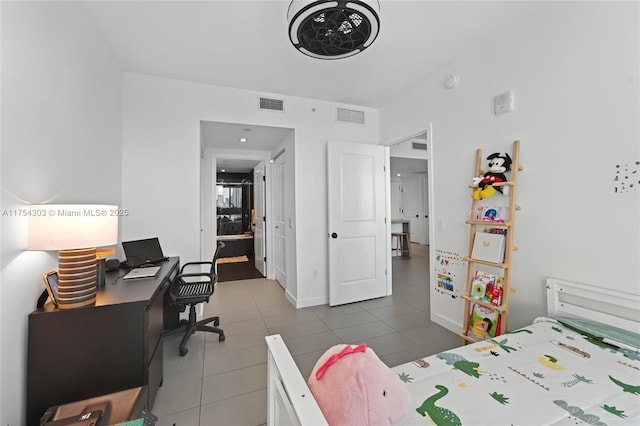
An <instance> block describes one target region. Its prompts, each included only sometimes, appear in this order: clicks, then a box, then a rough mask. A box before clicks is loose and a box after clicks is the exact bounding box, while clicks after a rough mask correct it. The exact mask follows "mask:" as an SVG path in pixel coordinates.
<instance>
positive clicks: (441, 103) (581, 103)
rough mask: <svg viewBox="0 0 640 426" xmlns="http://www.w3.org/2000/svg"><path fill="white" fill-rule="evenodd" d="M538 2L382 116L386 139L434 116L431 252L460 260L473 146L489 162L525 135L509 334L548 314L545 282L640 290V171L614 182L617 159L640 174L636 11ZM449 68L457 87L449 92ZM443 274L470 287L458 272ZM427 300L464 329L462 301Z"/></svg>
mask: <svg viewBox="0 0 640 426" xmlns="http://www.w3.org/2000/svg"><path fill="white" fill-rule="evenodd" d="M545 6H546V7H545V12H544V13H543V14H538V15H535V16H530V17H529V18H527V19H526V20H524V21H522V22H516V23H514V25H513V27H512V28H511V29H510V31H503V32H502V33H501V34H499V35H496V36H495V37H494V38H492V39H489V40H482V41H479V44H478V45H477V46H469V49H470V51H469V53H468V54H467V55H466V56H464V57H461V58H459V59H458V60H456V61H455V62H454V63H452V64H451V65H450V66H449V67H447V68H446V69H443V70H442V72H441V73H439V74H438V75H434V76H432V77H430V78H427V79H426V80H425V81H424V82H423V83H422V84H421V85H419V86H418V87H416V88H415V89H414V90H412V91H411V92H409V93H407V94H405V95H404V96H402V97H400V98H398V99H396V100H394V101H393V102H392V103H390V104H389V105H387V106H385V107H384V108H382V110H381V139H382V140H383V142H385V141H394V140H398V139H401V138H402V135H410V134H415V133H416V129H417V130H418V131H419V129H420V128H424V127H425V123H426V122H432V123H433V141H434V149H433V156H434V157H433V158H434V162H433V168H434V173H435V181H434V191H435V205H434V207H435V216H436V217H435V223H436V224H438V223H440V224H441V225H444V230H438V229H437V228H438V226H436V235H435V238H436V245H435V248H436V249H442V250H449V251H453V252H459V253H461V254H463V255H464V254H466V252H467V238H468V227H467V226H466V225H465V223H464V221H465V220H466V219H467V214H468V212H469V208H470V203H471V198H470V190H469V189H468V187H467V186H468V185H469V184H470V183H471V177H472V171H473V164H474V153H475V149H476V148H482V149H483V152H484V153H485V156H486V155H488V154H490V153H492V152H495V151H505V150H510V149H511V142H512V141H513V140H516V139H519V140H521V148H522V149H521V161H522V163H523V165H524V171H523V172H522V173H521V174H520V175H519V177H520V187H519V188H518V191H519V194H518V204H520V205H521V206H522V210H521V211H520V212H519V213H517V216H516V228H515V234H514V236H515V244H516V245H517V246H518V247H519V249H520V250H519V251H517V252H516V253H515V254H514V260H513V280H512V285H513V287H514V288H515V289H516V293H515V294H513V295H512V297H511V311H510V319H511V321H510V328H515V327H519V326H522V325H524V324H525V323H528V322H529V321H530V320H532V319H533V317H535V316H537V315H541V314H543V313H545V305H544V300H545V291H544V287H543V283H544V279H545V278H546V277H559V278H564V279H568V280H573V281H579V282H583V283H587V284H592V285H597V286H603V287H607V288H612V289H616V290H620V291H626V292H630V293H635V294H639V293H640V269H639V266H638V264H639V263H638V259H639V258H640V244H639V243H640V229H639V222H640V221H639V217H640V188H639V187H640V182H638V181H639V180H640V179H636V181H635V186H634V187H633V188H632V189H631V190H628V191H626V192H623V193H615V189H614V186H615V182H614V178H615V176H616V166H617V165H625V164H629V165H630V168H631V169H633V170H637V173H636V175H635V176H637V175H638V174H640V170H638V166H637V165H636V164H635V162H637V161H639V160H640V142H639V141H640V138H639V136H640V129H639V124H638V123H639V122H638V117H639V116H640V96H639V93H640V92H639V87H638V77H639V72H638V70H639V58H640V42H639V40H640V37H639V22H640V19H639V7H640V5H639V4H638V3H637V2H615V3H614V2H554V3H552V2H549V3H548V4H546V5H545ZM452 72H457V73H459V75H460V83H459V84H458V86H457V87H456V88H454V89H452V90H446V89H445V88H444V87H443V84H442V83H443V80H444V77H445V76H446V75H447V74H449V73H452ZM507 90H513V91H514V94H515V111H514V112H511V113H508V114H505V115H500V116H494V114H493V110H492V106H493V97H494V96H495V95H498V94H500V93H503V92H505V91H507ZM485 164H486V163H485ZM630 173H631V171H630ZM439 221H442V222H439ZM431 260H432V265H433V264H434V263H433V262H434V261H435V259H431ZM451 270H452V271H453V272H454V273H456V274H457V277H456V283H457V284H458V286H464V278H465V272H466V271H465V266H464V265H462V264H461V265H459V266H454V267H453V268H451ZM458 300H459V299H458ZM432 307H433V308H434V309H433V311H434V312H432V314H434V315H436V316H438V315H443V316H448V317H450V318H453V320H454V321H457V324H458V325H457V326H455V327H456V331H459V328H457V327H459V326H460V324H461V321H462V304H461V302H459V301H458V302H455V301H452V299H451V298H450V297H444V296H440V295H433V296H432Z"/></svg>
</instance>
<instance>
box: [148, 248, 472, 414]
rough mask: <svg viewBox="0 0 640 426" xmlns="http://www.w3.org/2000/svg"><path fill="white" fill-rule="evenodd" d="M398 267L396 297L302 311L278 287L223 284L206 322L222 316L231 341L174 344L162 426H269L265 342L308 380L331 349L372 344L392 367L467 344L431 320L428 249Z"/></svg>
mask: <svg viewBox="0 0 640 426" xmlns="http://www.w3.org/2000/svg"><path fill="white" fill-rule="evenodd" d="M411 254H412V258H411V259H410V260H407V259H402V258H394V260H393V262H392V263H393V295H392V296H388V297H383V298H380V299H373V300H368V301H364V302H359V303H353V304H349V305H343V306H337V307H329V306H326V305H324V306H314V307H310V308H304V309H297V310H296V309H295V308H294V307H293V306H292V305H291V304H290V303H289V302H288V301H287V300H286V298H285V296H284V291H283V290H282V288H281V287H280V286H279V284H278V283H277V282H275V281H271V280H266V279H249V280H242V281H228V282H219V283H218V285H217V287H216V292H215V294H214V296H213V298H212V300H211V302H210V303H209V304H207V305H206V307H205V315H206V316H212V315H219V316H220V322H221V324H220V327H221V328H222V329H223V330H224V331H225V335H226V340H225V341H224V342H218V338H217V335H214V334H210V333H203V332H199V333H196V334H195V335H194V336H192V337H191V339H190V341H189V343H188V348H189V353H188V354H187V355H186V356H184V357H180V356H179V355H178V343H179V341H180V338H181V336H180V335H172V336H169V337H167V338H165V340H164V342H163V344H164V383H163V385H162V387H161V388H160V389H159V391H158V394H157V396H156V400H155V403H154V406H153V408H152V412H153V413H154V414H156V415H157V416H158V417H159V421H158V425H162V426H164V425H173V424H176V425H177V426H214V425H215V426H218V425H221V426H227V425H229V426H243V425H247V426H257V425H262V424H265V423H266V421H267V391H266V383H267V364H266V360H267V353H266V344H265V341H264V337H265V336H268V335H270V334H280V335H282V337H283V338H284V341H285V343H286V344H287V346H288V347H289V350H290V352H291V353H292V355H293V357H294V359H295V361H296V364H297V365H298V368H299V369H300V371H301V372H302V373H303V374H304V375H305V377H307V376H308V375H309V373H310V371H311V369H312V368H313V365H314V364H315V362H316V360H317V359H318V357H319V356H320V355H321V354H322V353H324V351H325V350H326V349H327V348H329V347H330V346H332V345H335V344H339V343H351V344H358V343H362V342H365V343H366V344H367V345H368V346H370V347H371V348H373V349H374V350H375V351H376V353H377V354H378V356H379V357H380V358H381V359H382V361H384V362H385V363H386V364H387V365H389V366H395V365H398V364H402V363H404V362H408V361H411V360H414V359H416V358H420V357H422V356H425V355H430V354H433V353H437V352H441V351H444V350H448V349H451V348H453V347H455V346H458V345H459V343H460V338H459V337H458V336H457V335H456V334H454V333H451V332H449V331H448V330H445V329H444V328H442V327H440V326H438V325H436V324H433V323H432V322H431V321H430V320H429V316H428V312H429V293H428V275H427V273H428V270H429V266H428V250H427V247H425V246H420V245H417V244H413V245H412V249H411Z"/></svg>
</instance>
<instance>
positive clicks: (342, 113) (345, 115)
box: [337, 108, 364, 124]
mask: <svg viewBox="0 0 640 426" xmlns="http://www.w3.org/2000/svg"><path fill="white" fill-rule="evenodd" d="M337 111H338V115H337V118H338V121H342V122H343V123H358V124H364V111H356V110H353V109H345V108H338V109H337Z"/></svg>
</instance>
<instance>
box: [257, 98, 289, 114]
mask: <svg viewBox="0 0 640 426" xmlns="http://www.w3.org/2000/svg"><path fill="white" fill-rule="evenodd" d="M258 109H263V110H269V111H280V112H283V111H284V101H283V100H282V99H272V98H263V97H260V98H259V102H258Z"/></svg>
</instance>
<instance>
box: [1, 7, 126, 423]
mask: <svg viewBox="0 0 640 426" xmlns="http://www.w3.org/2000/svg"><path fill="white" fill-rule="evenodd" d="M1 7H2V159H1V165H2V168H1V170H2V212H3V215H2V217H1V222H0V223H1V227H2V286H0V305H1V307H0V322H1V325H2V333H1V335H2V337H1V345H2V346H1V349H2V351H1V353H2V358H1V364H0V382H1V383H2V388H1V389H2V394H1V399H0V424H2V425H11V426H18V425H22V424H25V407H26V405H25V404H26V402H25V395H26V387H25V384H26V359H27V317H28V314H29V312H31V311H33V310H34V309H35V304H36V300H37V298H38V296H39V295H40V293H41V292H42V290H43V289H44V286H43V283H42V275H43V274H44V273H45V272H48V271H50V270H52V269H55V267H56V264H57V257H56V255H55V253H45V252H26V251H25V247H26V232H27V229H26V217H13V216H11V212H14V211H15V210H14V209H19V208H24V207H25V206H26V205H27V204H38V203H47V202H56V203H69V202H73V203H76V202H80V203H107V204H120V201H121V199H120V194H121V190H122V189H121V188H122V178H121V163H122V155H121V152H122V149H121V113H122V111H121V75H120V70H119V68H118V66H117V65H116V63H115V61H114V59H113V58H112V56H111V54H110V52H109V50H108V49H107V48H106V46H105V45H104V44H103V42H102V41H101V40H100V39H99V38H98V37H96V35H95V34H94V31H93V30H92V29H91V27H89V26H88V25H86V21H85V18H84V16H82V15H80V14H79V13H78V12H77V9H76V8H74V7H69V5H65V4H63V3H56V4H54V3H35V2H22V3H18V2H16V3H8V2H2V5H1Z"/></svg>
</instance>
